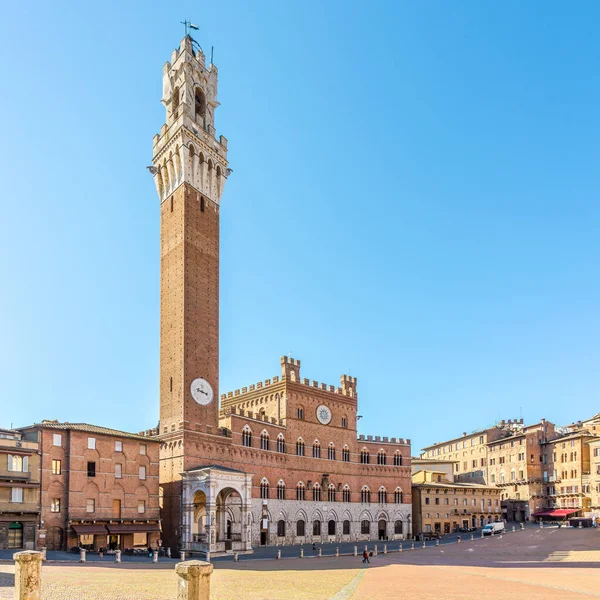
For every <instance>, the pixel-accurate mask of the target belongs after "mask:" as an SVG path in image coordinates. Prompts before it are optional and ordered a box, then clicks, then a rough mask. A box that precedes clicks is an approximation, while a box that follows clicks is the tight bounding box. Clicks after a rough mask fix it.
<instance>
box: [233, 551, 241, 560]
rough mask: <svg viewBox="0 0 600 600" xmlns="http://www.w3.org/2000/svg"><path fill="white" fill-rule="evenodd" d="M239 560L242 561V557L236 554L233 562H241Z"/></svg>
mask: <svg viewBox="0 0 600 600" xmlns="http://www.w3.org/2000/svg"><path fill="white" fill-rule="evenodd" d="M239 560H240V555H239V554H238V553H237V552H236V553H235V554H234V555H233V562H239Z"/></svg>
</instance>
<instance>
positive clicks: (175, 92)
mask: <svg viewBox="0 0 600 600" xmlns="http://www.w3.org/2000/svg"><path fill="white" fill-rule="evenodd" d="M179 97H180V95H179V88H178V87H176V88H175V89H174V90H173V96H172V98H171V111H172V113H173V116H174V117H176V116H177V115H176V114H175V111H176V110H177V109H178V108H179Z"/></svg>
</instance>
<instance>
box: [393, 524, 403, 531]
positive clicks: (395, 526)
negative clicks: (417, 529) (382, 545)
mask: <svg viewBox="0 0 600 600" xmlns="http://www.w3.org/2000/svg"><path fill="white" fill-rule="evenodd" d="M394 533H402V521H394Z"/></svg>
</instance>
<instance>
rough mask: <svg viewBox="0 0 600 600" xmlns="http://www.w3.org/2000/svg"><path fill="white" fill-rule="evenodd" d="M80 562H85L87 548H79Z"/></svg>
mask: <svg viewBox="0 0 600 600" xmlns="http://www.w3.org/2000/svg"><path fill="white" fill-rule="evenodd" d="M79 562H85V548H79Z"/></svg>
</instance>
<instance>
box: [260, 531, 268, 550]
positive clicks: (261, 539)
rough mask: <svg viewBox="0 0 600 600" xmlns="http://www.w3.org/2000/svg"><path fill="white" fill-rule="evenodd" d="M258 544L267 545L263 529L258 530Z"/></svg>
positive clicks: (265, 533)
mask: <svg viewBox="0 0 600 600" xmlns="http://www.w3.org/2000/svg"><path fill="white" fill-rule="evenodd" d="M260 545H261V546H266V545H267V532H266V531H264V530H263V531H261V532H260Z"/></svg>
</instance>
